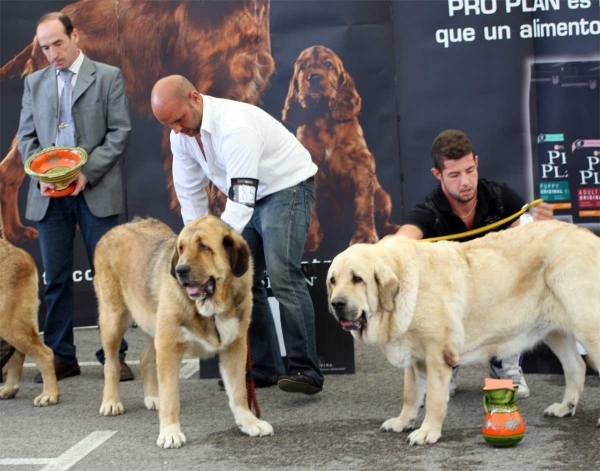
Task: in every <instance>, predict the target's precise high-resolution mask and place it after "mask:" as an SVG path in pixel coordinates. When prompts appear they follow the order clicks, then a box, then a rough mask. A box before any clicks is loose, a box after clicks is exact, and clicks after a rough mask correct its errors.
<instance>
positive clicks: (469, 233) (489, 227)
mask: <svg viewBox="0 0 600 471" xmlns="http://www.w3.org/2000/svg"><path fill="white" fill-rule="evenodd" d="M543 202H544V200H541V199H537V200H534V201H532V202H531V203H527V204H526V205H525V206H523V207H522V208H521V210H520V211H518V212H516V213H515V214H513V215H511V216H508V217H507V218H504V219H502V220H500V221H496V222H494V223H492V224H488V225H487V226H484V227H479V228H477V229H473V230H470V231H467V232H460V233H459V234H452V235H448V236H441V237H432V238H430V239H420V240H419V242H437V241H438V240H453V239H462V238H463V237H469V236H472V235H476V234H481V233H482V232H487V231H491V230H492V229H495V228H496V227H498V226H502V225H504V224H506V223H507V222H510V221H512V220H513V219H517V218H518V217H519V216H521V214H523V213H524V212H525V211H527V210H528V209H529V208H531V207H532V206H537V205H538V204H540V203H543Z"/></svg>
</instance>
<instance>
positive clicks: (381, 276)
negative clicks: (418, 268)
mask: <svg viewBox="0 0 600 471" xmlns="http://www.w3.org/2000/svg"><path fill="white" fill-rule="evenodd" d="M375 281H376V282H377V285H378V287H379V302H380V303H381V307H382V308H383V309H384V310H386V311H387V312H392V311H393V310H394V299H395V298H396V295H397V294H398V291H399V290H400V283H399V282H398V277H397V276H396V275H395V274H394V273H393V272H392V270H391V269H390V267H388V266H387V265H385V264H378V265H377V268H375Z"/></svg>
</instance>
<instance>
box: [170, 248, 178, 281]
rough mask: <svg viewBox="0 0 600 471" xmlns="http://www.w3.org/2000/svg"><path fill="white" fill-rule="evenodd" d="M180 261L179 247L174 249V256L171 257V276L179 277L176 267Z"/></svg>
mask: <svg viewBox="0 0 600 471" xmlns="http://www.w3.org/2000/svg"><path fill="white" fill-rule="evenodd" d="M178 263H179V254H178V253H177V247H175V248H174V249H173V258H172V259H171V276H172V277H173V278H175V279H177V274H176V273H175V267H177V264H178Z"/></svg>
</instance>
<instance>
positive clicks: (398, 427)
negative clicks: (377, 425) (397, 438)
mask: <svg viewBox="0 0 600 471" xmlns="http://www.w3.org/2000/svg"><path fill="white" fill-rule="evenodd" d="M415 423H416V419H412V420H408V421H407V420H404V419H401V418H400V417H392V418H391V419H388V420H386V421H385V422H384V423H383V424H382V425H381V430H384V431H386V432H404V431H405V430H412V429H414V428H415Z"/></svg>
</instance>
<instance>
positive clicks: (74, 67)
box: [56, 49, 83, 102]
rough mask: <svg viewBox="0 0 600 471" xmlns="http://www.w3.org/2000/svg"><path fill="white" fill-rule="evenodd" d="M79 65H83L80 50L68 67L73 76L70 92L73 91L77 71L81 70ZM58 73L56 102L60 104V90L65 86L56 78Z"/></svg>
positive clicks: (57, 72)
mask: <svg viewBox="0 0 600 471" xmlns="http://www.w3.org/2000/svg"><path fill="white" fill-rule="evenodd" d="M81 64H83V52H81V49H80V50H79V55H78V56H77V59H75V60H74V61H73V63H72V64H71V65H70V66H69V69H68V70H70V71H71V72H73V75H72V76H71V90H74V89H75V83H76V82H77V75H78V74H79V69H81ZM59 72H60V70H57V71H56V81H57V82H58V83H57V85H58V101H59V102H60V96H61V95H62V89H63V87H64V86H65V84H64V83H63V81H62V80H61V79H60V77H58V74H59Z"/></svg>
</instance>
